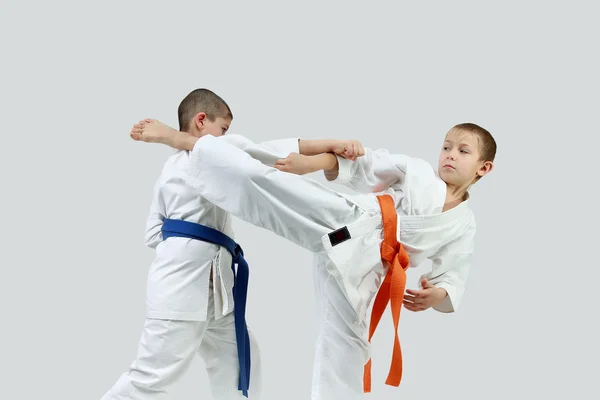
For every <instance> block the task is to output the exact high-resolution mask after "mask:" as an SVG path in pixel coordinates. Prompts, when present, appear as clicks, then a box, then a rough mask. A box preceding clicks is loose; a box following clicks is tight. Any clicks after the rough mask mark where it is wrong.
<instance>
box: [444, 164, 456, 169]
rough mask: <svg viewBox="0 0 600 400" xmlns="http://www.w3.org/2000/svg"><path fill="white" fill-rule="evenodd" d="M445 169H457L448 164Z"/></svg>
mask: <svg viewBox="0 0 600 400" xmlns="http://www.w3.org/2000/svg"><path fill="white" fill-rule="evenodd" d="M444 168H448V169H455V168H454V167H453V166H452V165H450V164H446V165H444Z"/></svg>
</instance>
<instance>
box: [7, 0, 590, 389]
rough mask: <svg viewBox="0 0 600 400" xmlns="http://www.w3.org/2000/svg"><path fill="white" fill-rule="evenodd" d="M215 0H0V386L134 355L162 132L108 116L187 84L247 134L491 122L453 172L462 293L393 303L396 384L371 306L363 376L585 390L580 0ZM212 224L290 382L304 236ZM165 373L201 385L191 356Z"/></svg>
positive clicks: (275, 375) (109, 368)
mask: <svg viewBox="0 0 600 400" xmlns="http://www.w3.org/2000/svg"><path fill="white" fill-rule="evenodd" d="M214 3H215V2H200V1H194V2H169V4H168V5H167V4H166V3H164V2H160V3H159V2H154V1H152V2H139V1H138V2H117V1H104V2H94V3H91V2H65V1H58V2H57V1H54V2H40V1H37V2H17V1H6V2H3V3H2V5H3V6H2V12H1V13H0V15H1V16H0V33H1V35H0V40H1V41H2V63H1V74H0V83H1V87H2V89H1V91H0V100H1V103H0V105H1V110H2V128H3V131H2V145H1V146H0V149H1V154H2V157H1V158H0V162H1V169H0V171H1V172H0V173H1V174H2V175H1V176H2V183H3V185H2V186H3V189H2V196H1V197H0V202H1V203H0V204H1V209H2V211H3V219H4V222H3V224H2V225H3V229H2V230H1V233H0V234H1V235H2V240H1V248H2V252H1V254H2V279H1V280H0V289H1V290H0V296H1V302H0V307H1V311H2V314H1V315H2V325H1V326H2V329H1V331H0V335H1V340H0V346H1V347H0V351H1V352H0V354H2V360H3V364H4V367H3V370H4V372H3V373H2V375H1V378H0V380H1V382H2V393H3V394H2V395H1V396H0V397H2V398H6V399H65V400H66V399H68V400H70V399H73V400H75V399H99V398H100V397H101V396H102V395H103V393H104V392H105V391H107V390H108V389H109V388H110V387H111V386H112V385H113V383H114V382H115V381H116V379H117V378H118V376H119V374H121V373H122V372H124V371H125V370H126V369H127V367H128V366H129V364H130V363H131V361H132V360H133V359H134V357H135V352H136V346H137V343H138V339H139V336H140V334H141V329H142V323H143V319H144V312H145V297H144V296H145V283H146V282H145V281H146V274H147V270H148V266H149V265H150V263H151V261H152V257H153V251H152V250H150V249H148V248H145V247H144V245H143V233H144V224H145V218H146V214H147V212H148V208H149V205H150V200H151V194H152V186H153V184H154V182H155V179H156V178H157V176H158V174H159V172H160V170H161V168H162V164H163V162H164V160H165V159H166V158H167V157H168V156H169V155H170V154H171V150H170V149H168V148H166V147H163V146H158V145H147V144H142V143H135V142H133V141H132V140H130V138H129V136H128V132H129V129H130V127H131V125H132V124H133V123H134V122H136V121H137V120H139V119H141V118H144V117H152V118H157V119H160V120H162V121H163V122H166V123H168V124H171V125H172V126H176V124H177V114H176V109H177V105H178V104H179V102H180V101H181V99H182V98H183V97H184V96H185V95H186V94H187V93H189V92H190V91H191V90H193V89H195V88H198V87H207V88H210V89H212V90H214V91H216V92H217V93H218V94H220V95H221V96H223V97H224V98H225V99H226V101H228V102H229V104H230V105H231V107H232V108H233V112H234V114H235V120H234V122H233V125H232V127H231V131H230V132H231V133H239V134H243V135H246V136H248V137H249V138H251V139H253V140H255V141H261V140H270V139H275V138H282V137H301V138H307V139H310V138H353V139H358V140H361V141H362V142H363V143H364V144H365V145H366V146H368V147H371V148H379V147H386V148H388V149H389V150H390V151H393V152H404V153H408V154H411V155H413V156H418V157H422V158H425V159H427V160H429V161H431V162H432V163H435V162H436V160H437V156H438V153H439V149H440V146H441V143H442V138H443V136H444V134H445V132H446V131H447V130H448V129H449V128H450V127H451V126H452V125H454V124H456V123H460V122H465V121H472V122H475V123H478V124H481V125H482V126H484V127H486V128H487V129H489V130H490V131H491V132H492V133H493V134H494V135H495V137H496V139H497V142H498V155H497V161H496V165H495V170H494V171H493V173H492V174H490V175H489V176H488V177H486V178H485V179H484V180H483V181H482V182H480V183H479V184H477V185H476V186H475V187H474V188H473V190H472V196H473V197H472V198H473V200H472V207H473V209H474V211H475V213H476V216H477V221H478V228H479V230H478V238H477V244H476V246H477V251H476V255H475V266H474V267H473V269H472V273H471V275H470V277H469V283H468V288H467V291H466V294H465V297H464V303H463V305H462V308H461V309H460V311H459V312H458V313H456V314H453V315H443V314H439V313H436V312H433V311H427V312H424V313H416V314H415V313H410V312H408V311H406V310H404V311H403V317H402V324H401V328H400V334H401V341H402V345H403V351H404V363H405V364H404V365H405V374H404V379H403V383H402V385H401V387H400V388H391V387H387V386H385V385H384V384H383V382H384V381H385V376H386V372H387V369H388V366H389V364H388V363H389V357H390V352H391V347H392V331H393V329H392V325H391V319H390V318H389V313H387V314H386V316H384V319H383V322H382V326H381V327H380V328H379V330H378V333H377V335H376V337H375V343H374V347H373V353H374V357H375V358H374V379H373V385H374V391H373V393H372V394H371V395H370V396H369V398H371V399H373V400H375V399H389V398H398V399H436V398H446V399H459V398H460V399H505V398H517V399H525V398H574V397H575V396H577V395H582V394H587V395H588V397H587V398H589V396H591V397H592V398H593V397H594V395H597V394H594V392H597V391H598V389H597V385H596V379H595V378H596V376H597V375H598V372H599V369H598V364H597V363H598V361H597V357H598V345H597V339H596V338H597V337H598V330H597V328H594V327H593V326H594V324H596V323H597V322H598V311H597V309H598V307H597V306H598V297H597V282H598V276H599V274H598V268H599V267H600V265H599V263H598V259H597V254H598V251H597V248H598V247H597V244H596V241H597V239H598V233H597V230H596V229H597V226H598V212H597V202H595V201H594V200H595V197H594V196H592V193H593V190H594V187H593V185H592V183H593V184H595V183H596V182H597V178H596V169H595V168H596V165H597V156H598V146H597V145H598V139H597V135H598V124H597V118H595V117H597V116H598V110H599V101H598V93H599V89H600V87H599V79H598V71H599V70H600V68H599V67H600V65H599V64H600V63H599V62H598V50H597V49H598V37H599V33H600V29H599V28H598V19H597V16H598V13H597V12H596V11H594V8H593V7H592V4H594V2H591V1H590V2H582V1H570V2H561V3H560V4H559V3H558V2H532V1H528V2H523V1H521V2H507V1H502V2H494V3H493V4H492V3H491V2H485V3H484V2H475V1H470V2H466V1H452V2H448V1H438V2H435V1H434V2H411V3H408V2H392V1H390V2H374V1H373V2H368V3H367V2H362V3H356V2H335V3H334V2H308V1H302V2H276V1H271V2H261V3H256V2H252V3H250V2H235V4H234V3H228V4H221V3H219V5H215V4H214ZM596 7H597V6H596ZM313 178H314V179H317V180H319V181H323V179H322V178H321V176H319V175H315V176H314V177H313ZM338 189H340V188H338ZM340 190H342V191H344V190H343V189H340ZM234 226H235V229H236V231H237V237H238V238H239V240H240V242H242V243H243V245H244V248H245V250H246V254H247V256H248V259H249V260H250V263H251V267H252V279H251V286H250V294H249V311H248V320H249V322H250V323H251V325H252V327H253V329H254V331H255V332H256V333H257V336H258V340H259V341H260V344H261V348H262V359H263V366H264V374H265V380H266V387H265V397H264V398H265V399H282V398H286V399H307V398H309V395H310V382H311V369H312V356H313V344H314V338H315V333H316V325H315V323H314V319H313V314H314V307H315V302H314V300H313V289H312V270H311V268H310V262H311V257H310V254H309V253H308V252H306V251H305V250H302V249H300V248H298V247H295V246H294V245H292V244H291V243H290V242H287V241H286V240H284V239H281V238H278V237H276V236H275V235H273V234H271V233H269V232H266V231H263V230H260V229H258V228H255V227H252V226H250V225H248V224H246V223H244V222H241V221H239V220H237V219H236V220H235V223H234ZM585 229H589V232H588V231H585ZM269 249H270V251H271V253H267V252H266V250H269ZM288 260H289V261H288ZM421 272H423V270H418V271H411V273H410V274H409V279H410V285H411V287H415V286H416V279H417V277H418V275H419V274H420V273H421ZM594 306H595V307H594ZM173 395H174V398H176V399H182V400H184V399H189V400H191V399H200V398H209V397H210V395H209V391H208V388H207V379H206V376H205V372H204V370H203V366H202V362H201V360H199V359H198V360H197V361H196V362H195V364H194V365H193V367H192V369H191V370H190V371H189V373H188V374H187V375H186V376H185V378H184V379H183V381H182V382H181V383H180V384H179V385H177V386H176V387H175V389H174V390H173Z"/></svg>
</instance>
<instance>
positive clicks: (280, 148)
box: [218, 134, 300, 167]
mask: <svg viewBox="0 0 600 400" xmlns="http://www.w3.org/2000/svg"><path fill="white" fill-rule="evenodd" d="M218 139H219V140H224V141H226V142H227V143H229V144H231V145H233V146H235V147H237V148H239V149H241V150H243V151H245V152H246V153H248V154H249V155H250V156H251V157H252V158H255V159H257V160H258V161H260V162H261V163H263V164H265V165H268V166H269V167H272V166H274V165H275V163H276V162H277V160H279V159H281V158H286V157H287V156H288V155H289V154H290V153H299V152H300V147H299V144H298V138H286V139H276V140H269V141H265V142H261V143H254V142H252V141H251V140H250V139H248V138H246V137H245V136H242V135H237V134H229V135H224V136H219V137H218Z"/></svg>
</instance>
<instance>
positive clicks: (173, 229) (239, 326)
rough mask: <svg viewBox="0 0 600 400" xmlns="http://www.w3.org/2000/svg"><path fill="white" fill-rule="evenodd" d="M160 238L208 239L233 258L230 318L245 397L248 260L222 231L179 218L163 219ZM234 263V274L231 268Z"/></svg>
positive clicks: (239, 386) (247, 358) (248, 370)
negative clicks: (233, 328)
mask: <svg viewBox="0 0 600 400" xmlns="http://www.w3.org/2000/svg"><path fill="white" fill-rule="evenodd" d="M162 236H163V240H166V239H167V238H169V237H172V236H175V237H185V238H190V239H196V240H201V241H203V242H210V243H213V244H216V245H219V246H223V247H225V248H226V249H227V250H228V251H229V252H230V253H231V256H232V258H233V261H232V263H231V269H232V270H233V274H234V276H235V278H234V284H233V299H234V311H233V312H234V314H233V315H234V318H235V336H236V341H237V349H238V362H239V365H240V375H239V382H238V390H241V391H242V393H243V394H244V396H245V397H248V388H249V386H250V337H249V335H248V327H247V326H246V318H245V314H246V296H247V294H248V276H249V273H250V271H249V269H248V263H246V260H245V259H244V252H243V250H242V248H241V247H240V245H239V244H237V243H236V242H235V241H234V240H233V239H231V238H230V237H229V236H227V235H225V234H224V233H223V232H219V231H217V230H215V229H212V228H209V227H207V226H204V225H200V224H196V223H194V222H188V221H181V220H175V219H165V220H164V222H163V226H162ZM235 264H237V266H238V268H237V273H236V270H235Z"/></svg>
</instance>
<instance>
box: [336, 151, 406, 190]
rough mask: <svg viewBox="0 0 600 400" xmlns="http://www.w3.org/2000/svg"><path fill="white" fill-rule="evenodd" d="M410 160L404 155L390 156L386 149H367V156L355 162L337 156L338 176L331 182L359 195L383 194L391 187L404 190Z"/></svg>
mask: <svg viewBox="0 0 600 400" xmlns="http://www.w3.org/2000/svg"><path fill="white" fill-rule="evenodd" d="M409 159H410V157H408V156H406V155H404V154H390V153H389V151H388V150H386V149H378V150H371V149H370V148H365V155H364V156H362V157H359V158H357V159H356V160H355V161H352V160H348V159H346V158H343V157H340V156H337V160H338V176H337V178H336V179H333V180H330V182H333V183H338V184H340V185H344V186H346V187H348V188H350V189H353V190H354V191H356V192H359V193H374V192H382V191H384V190H386V189H387V188H389V187H391V186H396V189H399V190H402V186H403V185H404V183H405V180H406V169H407V166H408V162H409Z"/></svg>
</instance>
